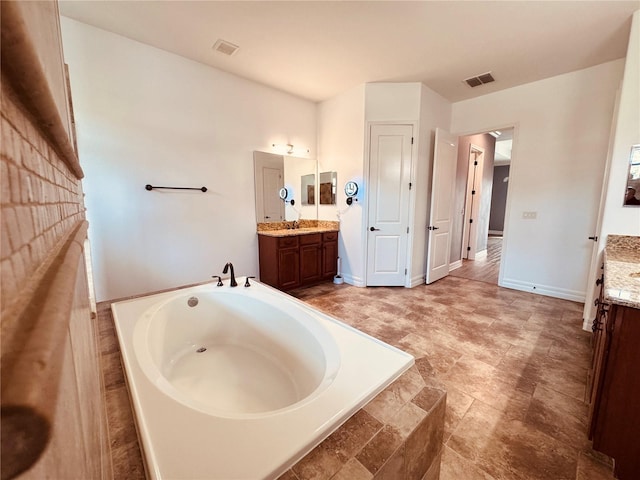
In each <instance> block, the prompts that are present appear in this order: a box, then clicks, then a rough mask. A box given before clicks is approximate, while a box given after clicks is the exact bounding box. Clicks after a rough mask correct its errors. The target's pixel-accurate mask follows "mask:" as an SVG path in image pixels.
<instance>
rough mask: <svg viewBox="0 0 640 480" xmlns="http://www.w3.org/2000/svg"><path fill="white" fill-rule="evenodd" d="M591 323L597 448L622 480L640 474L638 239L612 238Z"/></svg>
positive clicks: (591, 420)
mask: <svg viewBox="0 0 640 480" xmlns="http://www.w3.org/2000/svg"><path fill="white" fill-rule="evenodd" d="M603 268H604V272H603V275H602V276H601V277H600V279H599V280H598V285H600V287H601V291H600V298H599V299H598V300H597V302H596V304H597V305H598V314H597V317H596V319H595V320H594V322H593V332H594V337H593V345H594V351H593V357H592V365H591V369H590V372H589V373H590V375H589V378H590V384H589V387H588V390H587V398H588V400H589V403H590V408H589V423H590V425H589V438H590V439H592V440H593V448H594V449H595V450H598V451H600V452H603V453H606V454H607V455H609V456H610V457H612V458H613V459H614V460H615V468H614V473H615V476H616V478H619V479H620V480H634V479H637V478H638V472H640V443H639V442H638V434H639V433H640V410H639V409H638V404H639V403H638V402H640V374H639V373H638V368H639V367H640V347H639V345H640V237H631V236H621V235H609V237H608V239H607V246H606V248H605V251H604V267H603Z"/></svg>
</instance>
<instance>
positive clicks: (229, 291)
mask: <svg viewBox="0 0 640 480" xmlns="http://www.w3.org/2000/svg"><path fill="white" fill-rule="evenodd" d="M243 282H244V280H242V281H239V282H238V283H239V286H238V287H235V288H231V287H229V286H228V285H225V286H223V287H217V286H215V285H214V284H207V285H201V286H198V287H191V288H186V289H181V290H176V291H173V292H168V293H163V294H158V295H152V296H148V297H142V298H138V299H134V300H128V301H124V302H118V303H114V304H113V305H112V307H111V308H112V311H113V315H114V320H115V324H116V330H117V332H118V339H119V342H120V347H121V351H122V357H123V364H124V367H125V372H126V378H127V383H128V385H129V389H130V392H131V397H132V402H133V406H134V411H135V416H136V421H137V427H138V433H139V436H140V440H141V443H142V449H143V453H144V457H145V464H146V467H147V473H148V475H149V476H150V477H151V478H154V479H155V478H158V479H160V478H162V479H196V478H198V479H224V480H228V479H263V478H264V479H272V478H277V477H278V476H279V475H280V474H282V473H283V472H284V471H285V470H287V469H288V468H289V467H291V466H292V465H293V464H295V463H296V462H297V461H298V460H299V459H300V458H302V457H303V456H304V455H305V454H306V453H307V452H308V451H310V450H311V449H312V448H313V447H314V446H316V445H317V444H318V443H320V442H321V441H322V440H323V439H324V438H326V437H327V436H328V435H329V434H331V432H333V431H334V430H335V429H337V428H338V427H339V426H340V425H341V424H342V423H344V422H345V421H346V420H347V419H348V418H349V417H350V416H351V415H353V414H354V413H355V412H356V411H357V410H358V409H359V408H361V407H362V406H363V405H365V404H366V403H367V402H368V401H369V400H371V399H372V398H373V397H374V396H375V395H377V394H378V393H379V392H380V391H381V390H382V389H384V388H385V387H386V386H387V385H389V384H390V383H391V382H392V381H393V380H395V379H396V378H397V377H398V376H400V375H401V374H402V373H403V372H404V371H406V370H407V369H408V368H409V367H410V366H411V365H412V364H413V357H412V356H411V355H409V354H406V353H404V352H401V351H400V350H398V349H396V348H393V347H391V346H389V345H387V344H385V343H383V342H380V341H378V340H376V339H374V338H372V337H370V336H368V335H365V334H364V333H362V332H360V331H358V330H355V329H353V328H351V327H349V326H347V325H345V324H343V323H341V322H339V321H337V320H335V319H333V318H331V317H329V316H327V315H324V314H322V313H320V312H318V311H316V310H314V309H312V308H310V307H308V306H306V305H305V304H303V303H302V302H299V301H297V300H296V299H293V298H292V297H290V296H288V295H285V294H283V293H281V292H279V291H277V290H274V289H272V288H270V287H267V286H264V285H261V284H260V283H258V282H255V281H252V286H251V287H250V288H244V287H243V286H242V285H243ZM225 283H228V282H225Z"/></svg>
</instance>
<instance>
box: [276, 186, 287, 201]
mask: <svg viewBox="0 0 640 480" xmlns="http://www.w3.org/2000/svg"><path fill="white" fill-rule="evenodd" d="M278 195H279V196H280V198H281V199H282V200H286V199H287V196H288V195H289V192H288V191H287V189H286V188H284V187H282V188H281V189H280V191H279V192H278Z"/></svg>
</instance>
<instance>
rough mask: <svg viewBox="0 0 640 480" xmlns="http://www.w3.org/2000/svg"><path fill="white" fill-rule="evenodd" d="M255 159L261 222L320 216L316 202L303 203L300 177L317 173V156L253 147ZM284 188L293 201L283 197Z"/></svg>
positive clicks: (314, 218)
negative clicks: (296, 155) (280, 194)
mask: <svg viewBox="0 0 640 480" xmlns="http://www.w3.org/2000/svg"><path fill="white" fill-rule="evenodd" d="M253 162H254V187H255V200H256V202H255V208H256V221H257V222H258V223H262V222H282V221H287V222H292V221H295V220H301V219H304V220H317V218H318V210H317V204H316V203H313V204H311V203H310V204H307V205H303V204H302V195H301V191H302V189H301V181H300V179H301V177H303V176H306V175H310V174H311V175H313V176H314V177H315V176H316V175H317V165H316V160H315V159H313V158H301V157H292V156H289V155H280V154H274V153H268V152H260V151H254V152H253ZM314 180H315V178H314ZM281 188H286V189H287V200H293V205H292V204H291V202H287V203H285V202H283V201H282V200H281V199H280V196H279V192H280V189H281ZM315 191H316V192H317V189H316V190H315ZM316 198H317V194H316Z"/></svg>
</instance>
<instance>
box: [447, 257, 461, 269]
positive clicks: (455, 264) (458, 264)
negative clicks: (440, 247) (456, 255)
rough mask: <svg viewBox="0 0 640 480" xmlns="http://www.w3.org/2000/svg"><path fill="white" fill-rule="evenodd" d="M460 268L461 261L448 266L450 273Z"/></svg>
mask: <svg viewBox="0 0 640 480" xmlns="http://www.w3.org/2000/svg"><path fill="white" fill-rule="evenodd" d="M461 266H462V259H460V260H456V261H455V262H453V263H450V264H449V271H450V272H452V271H454V270H455V269H456V268H460V267H461Z"/></svg>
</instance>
